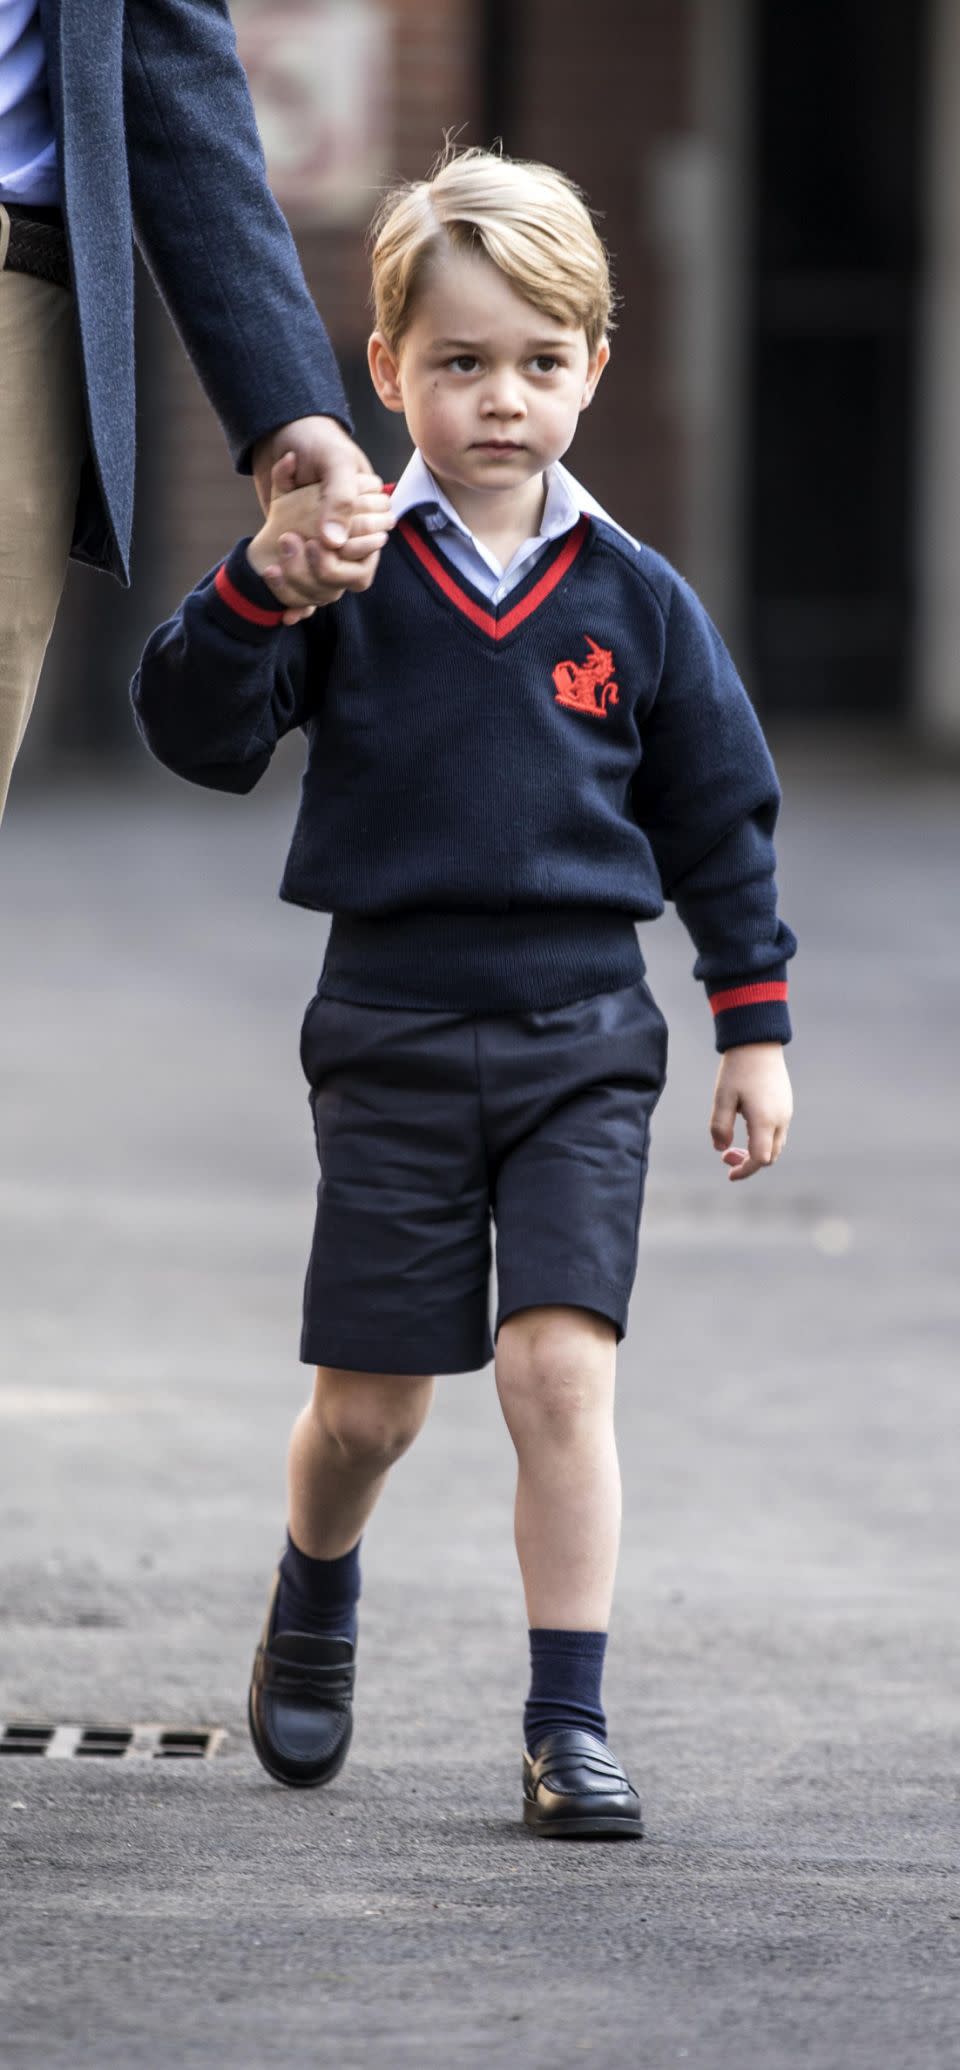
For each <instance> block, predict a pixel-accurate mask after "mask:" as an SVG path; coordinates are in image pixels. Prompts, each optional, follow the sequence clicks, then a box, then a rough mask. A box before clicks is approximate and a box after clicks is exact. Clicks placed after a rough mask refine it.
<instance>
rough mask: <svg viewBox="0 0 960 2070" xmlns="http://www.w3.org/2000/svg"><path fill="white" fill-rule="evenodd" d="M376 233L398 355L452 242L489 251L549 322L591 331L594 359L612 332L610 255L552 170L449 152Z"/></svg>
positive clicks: (403, 192) (388, 324) (381, 312)
mask: <svg viewBox="0 0 960 2070" xmlns="http://www.w3.org/2000/svg"><path fill="white" fill-rule="evenodd" d="M370 236H371V240H372V246H373V249H372V260H371V264H372V271H373V302H374V309H375V312H376V324H377V329H378V330H379V331H380V332H381V333H382V335H383V337H384V338H385V339H386V341H387V344H388V345H389V347H390V349H391V351H394V352H395V351H396V350H397V348H398V347H399V345H400V343H401V341H402V338H403V335H404V332H405V331H406V329H407V327H408V325H409V323H410V321H411V318H412V316H413V312H414V308H415V305H416V301H417V297H418V295H419V293H420V291H421V289H422V287H423V283H424V278H425V275H426V274H427V272H428V270H429V266H430V263H431V261H432V260H433V259H434V258H435V257H436V255H437V253H438V252H439V251H441V250H442V249H443V248H444V246H445V245H446V246H447V247H449V248H452V249H453V250H454V251H470V252H481V253H483V254H484V255H485V257H486V258H488V259H490V260H491V261H492V263H493V265H494V266H496V267H497V268H498V269H499V271H500V272H501V273H502V274H503V275H504V276H505V278H506V279H507V280H508V281H509V282H510V285H511V287H513V288H515V289H516V291H517V293H518V294H520V295H522V296H523V297H524V300H525V301H527V302H531V303H532V304H533V307H534V308H535V309H539V310H540V311H541V313H542V314H543V315H544V316H548V317H551V318H552V319H553V321H554V322H555V323H562V324H565V325H570V326H574V327H579V328H582V329H583V330H584V331H585V333H586V339H587V346H588V349H589V351H590V353H591V354H593V353H594V352H595V351H596V349H597V346H598V345H599V344H600V343H601V341H602V339H603V338H604V336H605V335H606V332H607V331H608V330H609V329H610V324H611V311H612V307H613V299H614V298H613V289H612V285H611V280H610V264H609V260H608V258H607V253H606V251H605V249H604V246H603V244H602V243H601V241H600V238H599V236H598V235H597V232H596V230H595V228H594V225H593V222H592V219H591V216H590V212H589V209H588V208H587V205H586V202H585V201H584V199H583V196H582V194H581V193H580V190H579V188H577V187H575V186H574V184H573V181H572V180H568V179H567V177H566V175H565V174H564V173H561V172H556V171H554V168H553V167H552V166H550V165H537V164H535V163H534V162H533V161H531V160H528V159H522V158H506V157H502V156H501V155H500V154H499V153H495V152H492V151H481V150H478V149H471V150H469V151H452V150H449V149H448V150H447V151H445V152H444V154H443V156H442V157H441V158H440V159H439V160H438V162H437V164H436V165H435V166H434V167H433V170H432V171H431V173H430V176H429V178H428V179H426V180H417V181H414V182H412V183H411V184H409V185H407V186H404V187H395V188H394V189H393V190H392V192H391V193H389V194H388V195H386V197H385V199H384V200H383V202H382V203H381V206H380V208H379V209H378V211H377V214H376V216H375V218H374V221H373V223H372V225H371V230H370Z"/></svg>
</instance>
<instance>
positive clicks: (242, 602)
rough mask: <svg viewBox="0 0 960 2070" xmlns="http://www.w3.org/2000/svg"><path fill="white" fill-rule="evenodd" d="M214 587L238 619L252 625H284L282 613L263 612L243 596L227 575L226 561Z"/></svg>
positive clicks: (218, 573)
mask: <svg viewBox="0 0 960 2070" xmlns="http://www.w3.org/2000/svg"><path fill="white" fill-rule="evenodd" d="M213 586H214V589H215V590H216V592H217V595H218V597H219V598H220V600H221V602H222V603H224V604H226V605H227V607H228V609H229V610H231V611H235V612H236V614H237V617H238V618H246V619H248V620H249V622H250V624H251V625H281V624H282V622H283V612H282V611H263V610H261V608H260V605H259V604H251V603H250V601H249V599H248V598H247V597H245V596H241V594H240V591H239V590H238V588H237V586H236V583H234V582H231V580H230V577H229V575H228V574H227V564H226V562H225V561H224V563H223V566H222V567H220V568H218V569H217V572H216V574H215V576H214V578H213Z"/></svg>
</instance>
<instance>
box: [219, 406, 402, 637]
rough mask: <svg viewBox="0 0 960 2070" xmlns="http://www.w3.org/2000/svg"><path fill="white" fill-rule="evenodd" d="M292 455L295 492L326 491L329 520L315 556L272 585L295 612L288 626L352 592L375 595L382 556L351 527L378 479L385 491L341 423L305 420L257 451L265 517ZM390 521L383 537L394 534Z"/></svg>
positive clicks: (322, 521) (321, 525)
mask: <svg viewBox="0 0 960 2070" xmlns="http://www.w3.org/2000/svg"><path fill="white" fill-rule="evenodd" d="M286 453H293V455H294V457H295V462H296V471H295V474H294V476H293V480H292V481H291V482H290V487H291V488H294V487H295V488H306V487H307V486H308V485H310V484H311V483H316V484H318V486H319V488H320V491H321V512H320V515H319V519H318V522H317V525H316V529H315V531H314V533H313V537H312V539H311V542H310V549H309V554H308V555H307V556H306V557H304V556H302V555H299V556H297V558H296V561H295V563H294V565H293V566H292V567H291V569H290V571H289V572H287V571H286V570H284V573H283V578H282V580H281V581H280V582H279V583H274V584H272V587H273V588H274V589H275V590H276V594H277V597H278V599H279V601H280V602H281V603H283V604H286V605H287V607H288V617H287V623H288V624H294V623H295V622H296V619H297V618H301V617H302V618H306V617H309V615H310V613H311V611H312V610H313V609H314V607H315V606H316V605H317V604H323V603H329V602H330V600H331V597H333V596H341V595H342V594H343V591H344V590H345V589H352V590H363V589H369V587H370V584H371V582H372V581H373V577H374V574H375V573H376V568H377V562H378V560H379V548H377V549H376V551H374V552H373V553H370V552H369V551H365V550H364V546H365V541H364V540H363V539H362V537H361V538H359V539H358V538H357V537H356V532H355V528H354V536H353V537H351V527H352V525H353V520H354V517H355V516H356V513H357V510H358V507H359V506H360V501H361V497H362V496H363V495H365V494H366V493H368V492H369V490H370V485H371V477H372V479H373V481H374V482H375V483H376V485H377V487H378V488H379V487H380V486H381V485H380V481H379V477H378V476H375V475H374V474H373V470H372V468H371V466H370V462H369V461H368V460H367V458H366V456H365V454H364V453H362V452H361V450H360V448H359V446H357V445H355V444H354V441H353V439H352V438H350V437H349V435H348V433H347V432H345V431H344V429H343V426H342V424H338V423H337V421H336V419H335V418H334V417H298V418H296V419H295V420H294V421H293V423H291V424H281V425H279V426H278V427H277V429H276V431H272V432H270V433H269V434H268V435H267V437H266V438H261V439H258V441H257V444H256V445H255V446H254V449H253V456H252V458H253V478H254V482H255V484H256V490H257V495H258V496H259V498H260V503H261V507H262V509H263V510H264V512H268V511H269V508H270V499H271V493H272V487H271V484H272V477H273V469H274V466H275V464H276V462H277V461H278V460H280V459H281V458H282V456H283V455H284V454H286ZM391 524H392V519H391V517H390V516H389V513H388V514H387V516H386V518H385V519H384V523H383V529H384V531H389V529H390V526H391Z"/></svg>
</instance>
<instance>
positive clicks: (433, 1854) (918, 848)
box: [0, 740, 960, 2070]
mask: <svg viewBox="0 0 960 2070" xmlns="http://www.w3.org/2000/svg"><path fill="white" fill-rule="evenodd" d="M295 759H296V758H295V753H288V754H285V756H284V758H283V759H282V762H281V766H279V767H278V768H277V769H276V770H275V771H272V772H271V774H270V776H269V778H268V779H267V780H266V782H265V783H264V785H263V786H261V789H260V790H259V791H258V792H257V793H255V794H254V795H253V797H251V798H249V799H231V798H221V797H216V796H210V795H207V794H205V793H202V792H200V791H191V790H188V789H187V788H186V787H185V786H181V785H177V784H176V783H175V782H174V780H173V779H168V778H164V777H163V776H162V775H160V774H157V775H153V774H150V775H149V776H148V777H147V778H146V779H144V780H133V779H130V780H129V781H125V782H124V783H123V784H122V785H118V786H115V787H114V788H104V789H101V790H91V789H90V788H89V787H83V786H82V785H81V783H80V782H79V780H77V781H74V782H69V781H68V782H64V783H63V784H61V785H59V786H58V787H57V788H55V789H52V790H41V789H36V788H31V787H30V786H26V785H24V786H21V788H20V789H19V790H17V789H16V788H15V791H14V796H13V799H12V801H11V805H10V809H9V813H8V817H7V820H6V821H5V823H4V827H3V830H2V834H0V1457H2V1466H0V1502H2V1512H0V1639H2V1654H0V1719H5V1720H14V1721H16V1720H19V1721H21V1722H22V1721H25V1720H30V1721H35V1722H46V1723H48V1724H50V1725H59V1726H63V1725H66V1724H75V1725H76V1724H85V1725H100V1726H108V1725H121V1724H133V1723H137V1724H143V1723H154V1724H161V1725H164V1726H169V1727H172V1726H179V1727H191V1726H196V1727H201V1726H209V1727H221V1728H224V1729H225V1732H226V1737H225V1739H224V1741H223V1742H222V1744H221V1745H220V1747H219V1750H218V1751H217V1752H216V1754H215V1755H214V1756H213V1758H211V1759H209V1760H203V1761H191V1760H164V1761H158V1760H155V1759H149V1758H146V1757H145V1756H137V1755H134V1756H132V1757H131V1758H127V1759H122V1760H116V1759H97V1758H93V1759H81V1758H79V1757H77V1756H74V1757H72V1758H63V1759H55V1758H53V1759H52V1758H49V1757H45V1756H37V1755H31V1756H26V1755H24V1756H5V1757H3V1758H0V1861H2V1867H0V1928H2V1961H0V2058H2V2061H3V2063H4V2065H5V2066H9V2070H40V2066H43V2070H88V2066H90V2070H92V2066H94V2065H96V2066H98V2070H129V2066H138V2070H139V2066H144V2070H194V2066H197V2070H206V2066H212V2065H219V2064H224V2065H228V2066H229V2070H261V2066H266V2065H269V2066H271V2070H273V2066H276V2065H281V2066H284V2070H307V2066H311V2070H313V2066H320V2065H322V2066H327V2065H331V2066H334V2065H336V2066H337V2070H408V2066H409V2070H414V2066H416V2070H460V2066H461V2065H462V2066H464V2070H469V2066H473V2065H475V2064H476V2065H481V2064H482V2065H483V2066H485V2070H486V2066H490V2070H500V2066H503V2070H566V2066H573V2065H577V2064H579V2063H581V2062H587V2063H592V2064H595V2065H597V2066H600V2070H608V2066H609V2070H620V2066H621V2065H623V2066H630V2070H667V2066H669V2065H673V2064H680V2063H682V2064H684V2065H686V2066H689V2070H801V2066H802V2070H861V2066H862V2070H876V2066H878V2065H882V2066H892V2070H948V2066H951V2070H952V2066H954V2065H956V2063H957V2061H958V2058H960V2043H958V2040H957V2034H958V2027H960V2022H958V2017H957V2010H958V1994H957V1978H958V1956H960V1879H958V1876H957V1855H958V1845H957V1842H958V1824H960V1821H958V1815H957V1755H958V1750H960V1713H958V1690H960V1675H958V1665H960V1662H958V1650H960V1649H958V1638H957V1599H958V1595H957V1554H958V1549H960V1545H958V1540H960V1531H958V1502H957V1466H958V1452H960V1445H958V1407H957V1399H958V1393H957V1373H958V1368H960V1360H958V1357H957V1320H958V1311H960V1272H958V1263H960V1261H958V1245H957V1220H958V1216H957V1189H956V1170H957V1160H958V1151H960V1101H958V1098H957V1079H958V1067H957V1058H958V1054H960V1049H958V1034H957V1030H958V1025H960V954H958V927H957V883H958V872H960V815H958V802H960V783H958V782H957V779H956V777H955V776H954V777H953V778H951V777H950V776H949V774H946V773H945V774H943V775H939V774H937V773H936V772H932V771H922V770H920V769H919V768H917V767H915V766H913V765H912V764H911V763H910V762H909V760H908V759H907V758H906V757H904V756H902V755H901V754H900V753H899V752H898V751H897V750H896V749H895V748H892V747H890V748H887V749H885V750H881V749H880V748H876V749H874V750H873V751H872V752H871V753H869V754H867V753H866V752H865V750H864V748H863V746H862V745H859V744H855V745H844V744H843V743H842V742H837V741H835V740H834V741H830V740H827V741H816V740H809V741H807V742H805V743H801V744H797V743H794V744H793V745H792V746H790V745H785V746H784V747H783V748H782V749H781V753H780V758H779V759H780V763H781V770H782V774H783V777H784V781H785V786H786V792H787V806H786V809H785V813H784V817H783V822H782V833H781V839H780V843H779V847H780V855H781V870H780V876H781V887H782V906H783V911H784V913H785V915H786V917H787V918H788V919H789V920H790V921H791V923H792V924H793V925H794V927H795V928H796V930H797V932H798V934H799V935H800V938H801V942H802V945H803V946H802V954H801V956H800V957H798V959H797V962H796V964H795V966H794V973H793V976H794V982H793V987H792V990H793V998H794V1011H795V1020H796V1027H797V1040H796V1041H795V1043H794V1045H793V1047H792V1049H791V1051H790V1052H789V1061H790V1066H791V1072H792V1075H793V1079H794V1086H795V1092H796V1099H797V1115H796V1120H795V1123H794V1128H793V1131H792V1135H791V1140H790V1143H789V1146H788V1149H787V1151H786V1153H785V1155H784V1157H783V1158H782V1159H781V1161H780V1163H779V1165H778V1166H777V1168H776V1170H775V1171H772V1172H768V1173H762V1174H760V1175H758V1177H757V1178H755V1179H754V1180H753V1181H751V1182H750V1183H749V1184H748V1185H746V1186H737V1187H732V1186H730V1185H729V1184H728V1182H727V1181H726V1180H725V1178H724V1176H723V1173H722V1169H721V1167H720V1163H719V1160H718V1159H717V1158H716V1157H715V1155H714V1153H713V1152H712V1150H711V1148H710V1145H709V1140H708V1136H707V1118H708V1114H709V1109H710V1098H711V1091H712V1083H713V1076H714V1067H715V1059H714V1056H713V1051H712V1036H711V1029H710V1026H709V1015H708V1013H707V1010H706V1007H705V1005H704V1003H703V1000H702V998H701V997H700V995H699V993H698V991H697V989H696V987H695V986H694V985H693V983H692V982H691V979H690V976H689V967H690V963H691V961H692V953H693V952H692V950H691V948H690V945H689V943H688V942H687V940H686V938H685V936H684V935H683V934H682V932H681V930H680V929H679V927H678V926H677V924H676V922H675V920H674V919H673V918H672V917H670V918H668V919H667V920H665V921H664V922H662V923H659V924H658V926H657V927H656V929H654V930H650V929H647V930H645V932H644V935H643V941H644V948H645V952H646V954H647V957H648V964H649V974H650V979H651V983H652V985H653V989H654V991H655V993H656V995H657V997H658V998H659V1000H660V1003H661V1005H662V1006H663V1007H664V1010H665V1011H666V1013H667V1016H668V1019H669V1021H670V1024H671V1063H670V1080H669V1085H668V1089H667V1092H666V1094H665V1096H664V1099H663V1101H662V1103H661V1106H660V1109H659V1111H658V1116H657V1121H656V1127H655V1136H654V1146H653V1158H652V1167H651V1177H650V1182H649V1189H648V1197H647V1208H646V1213H645V1221H644V1231H643V1237H642V1241H641V1264H640V1272H639V1277H638V1281H637V1286H636V1290H635V1294H634V1300H633V1308H632V1315H631V1328H630V1333H629V1336H628V1338H627V1341H626V1343H625V1345H624V1346H623V1347H622V1350H621V1354H620V1381H619V1431H620V1439H621V1451H622V1461H623V1471H624V1491H625V1528H624V1542H623V1555H622V1563H621V1572H620V1582H619V1591H618V1598H617V1604H616V1610H615V1619H614V1625H613V1631H612V1636H611V1645H610V1655H609V1669H608V1675H607V1683H606V1694H607V1700H608V1713H609V1718H610V1728H611V1738H612V1740H613V1742H614V1744H615V1745H616V1747H617V1749H618V1751H619V1752H620V1753H621V1754H622V1755H623V1757H624V1759H625V1760H626V1761H627V1763H628V1765H629V1767H630V1769H631V1771H632V1773H633V1775H634V1777H635V1780H636V1781H637V1783H638V1785H639V1787H640V1789H641V1794H642V1797H643V1800H644V1805H645V1811H646V1820H647V1838H646V1840H645V1841H644V1843H643V1844H642V1845H641V1846H639V1847H636V1846H634V1847H624V1846H620V1847H610V1846H607V1847H600V1846H593V1847H589V1846H582V1845H581V1846H562V1845H560V1844H559V1843H554V1844H545V1843H543V1842H538V1841H536V1840H535V1839H533V1838H532V1837H530V1836H529V1835H527V1834H526V1833H525V1832H524V1830H523V1829H522V1827H521V1825H520V1823H519V1769H520V1710H521V1704H522V1698H523V1693H524V1677H525V1654H526V1634H525V1626H524V1618H523V1610H522V1599H521V1595H520V1589H519V1582H518V1577H517V1573H516V1568H515V1562H514V1555H513V1549H512V1541H511V1507H512V1494H513V1470H512V1455H511V1450H510V1446H509V1441H508V1439H507V1437H506V1433H505V1430H504V1428H503V1425H502V1421H501V1419H500V1415H499V1411H498V1407H497V1403H496V1397H495V1392H494V1387H493V1375H492V1368H487V1369H486V1370H485V1371H484V1372H483V1373H479V1374H476V1375H470V1376H461V1377H458V1378H452V1379H447V1380H444V1381H443V1382H442V1383H441V1385H440V1387H439V1390H438V1399H437V1403H436V1408H435V1410H434V1412H433V1415H432V1417H431V1419H430V1421H429V1423H428V1425H427V1428H426V1430H425V1432H424V1433H423V1435H422V1437H421V1438H420V1439H419V1440H418V1442H417V1445H416V1446H415V1447H414V1449H413V1451H412V1452H411V1454H410V1455H409V1456H408V1457H407V1458H406V1459H405V1460H404V1461H403V1462H402V1463H401V1465H400V1466H399V1467H398V1469H397V1470H396V1473H395V1475H394V1477H393V1480H392V1482H391V1485H390V1487H389V1489H388V1491H387V1494H386V1497H385V1499H384V1501H383V1503H382V1506H381V1508H380V1510H379V1511H378V1513H377V1516H376V1518H375V1520H374V1522H373V1524H372V1526H371V1528H370V1530H369V1532H368V1534H367V1539H366V1547H365V1562H364V1571H365V1596H364V1602H363V1607H362V1623H361V1644H360V1669H359V1696H358V1705H357V1724H356V1733H355V1738H354V1750H353V1754H352V1757H351V1760H350V1763H349V1765H348V1768H347V1769H346V1771H345V1772H344V1774H343V1775H342V1777H341V1778H340V1779H339V1780H338V1781H337V1782H336V1783H335V1784H334V1785H333V1786H332V1787H331V1788H330V1789H329V1790H326V1791H323V1792H319V1793H294V1792H287V1791H284V1790H283V1789H282V1788H280V1787H278V1786H276V1785H273V1784H271V1782H270V1781H269V1780H268V1778H267V1777H266V1776H265V1775H264V1774H263V1773H262V1772H261V1770H260V1769H259V1767H258V1766H257V1764H256V1762H255V1760H254V1757H253V1755H252V1753H251V1751H250V1748H249V1745H248V1741H247V1738H246V1731H245V1724H244V1707H245V1696H246V1683H247V1676H248V1672H249V1665H250V1659H251V1655H252V1651H253V1647H254V1644H255V1640H256V1636H257V1632H258V1628H259V1625H260V1622H261V1620H262V1616H263V1611H264V1607H265V1600H266V1593H267V1588H268V1584H269V1579H270V1575H271V1571H272V1567H273V1563H274V1560H275V1557H276V1554H277V1551H278V1549H279V1545H280V1542H281V1533H282V1522H283V1462H284V1452H285V1446H286V1437H287V1431H288V1428H289V1424H290V1422H291V1420H292V1417H293V1415H294V1413H295V1411H296V1409H297V1408H298V1406H299V1404H300V1402H301V1400H302V1399H303V1397H304V1394H305V1390H306V1387H307V1384H308V1375H307V1373H306V1371H305V1369H303V1368H302V1367H300V1366H299V1364H298V1360H297V1336H298V1323H299V1301H300V1291H301V1284H302V1275H303V1269H304V1264H305V1260H306V1254H307V1248H308V1244H309V1236H310V1228H311V1217H312V1197H313V1187H314V1163H313V1148H312V1142H311V1139H310V1131H309V1126H308V1116H307V1109H306V1100H305V1090H304V1088H303V1086H302V1084H301V1081H300V1078H299V1067H298V1063H297V1038H298V1032H299V1023H300V1017H301V1014H302V1011H303V1008H304V1006H305V1004H306V1001H307V999H308V997H309V995H310V993H311V991H312V988H313V985H314V982H315V979H316V974H317V971H318V970H319V967H320V963H321V961H322V953H323V938H324V933H325V927H324V923H323V922H322V921H320V920H319V919H318V918H316V917H315V916H311V915H308V914H306V913H302V912H298V911H295V910H293V909H290V908H287V907H283V906H281V905H280V904H279V903H278V902H277V900H276V897H275V888H276V884H277V881H278V879H279V874H280V868H281V863H282V857H283V853H284V849H285V841H286V836H287V832H288V829H289V826H290V823H291V818H292V810H293V793H292V789H291V786H292V783H293V779H294V762H295Z"/></svg>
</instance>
